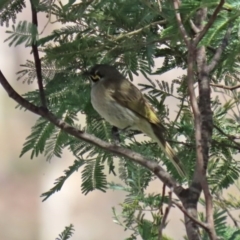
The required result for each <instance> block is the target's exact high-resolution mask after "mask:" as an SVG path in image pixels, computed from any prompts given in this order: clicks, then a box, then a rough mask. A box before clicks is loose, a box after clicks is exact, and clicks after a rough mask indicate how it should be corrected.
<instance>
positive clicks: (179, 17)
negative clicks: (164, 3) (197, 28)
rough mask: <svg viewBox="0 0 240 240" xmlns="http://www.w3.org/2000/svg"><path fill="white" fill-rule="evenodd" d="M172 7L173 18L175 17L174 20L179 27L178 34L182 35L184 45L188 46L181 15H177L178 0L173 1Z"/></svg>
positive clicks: (188, 42)
mask: <svg viewBox="0 0 240 240" xmlns="http://www.w3.org/2000/svg"><path fill="white" fill-rule="evenodd" d="M173 6H174V9H175V16H176V19H177V23H178V27H179V29H180V32H181V34H182V38H183V40H184V42H185V44H186V45H187V46H189V44H190V41H189V37H188V34H187V31H186V29H185V28H184V26H183V23H182V19H181V15H180V13H179V1H178V0H173Z"/></svg>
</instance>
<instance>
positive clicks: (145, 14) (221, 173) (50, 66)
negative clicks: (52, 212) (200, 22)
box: [0, 0, 240, 240]
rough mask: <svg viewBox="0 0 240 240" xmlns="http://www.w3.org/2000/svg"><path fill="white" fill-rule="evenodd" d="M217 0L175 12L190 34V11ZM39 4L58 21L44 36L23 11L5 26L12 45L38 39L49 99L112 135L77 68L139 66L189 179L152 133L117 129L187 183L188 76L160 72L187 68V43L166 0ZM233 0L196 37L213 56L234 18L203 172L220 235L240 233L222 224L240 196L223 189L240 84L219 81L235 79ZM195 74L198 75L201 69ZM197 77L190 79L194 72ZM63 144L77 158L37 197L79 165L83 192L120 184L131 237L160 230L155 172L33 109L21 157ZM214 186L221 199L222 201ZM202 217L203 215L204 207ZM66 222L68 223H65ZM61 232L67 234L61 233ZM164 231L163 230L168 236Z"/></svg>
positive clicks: (187, 1) (237, 132)
mask: <svg viewBox="0 0 240 240" xmlns="http://www.w3.org/2000/svg"><path fill="white" fill-rule="evenodd" d="M159 2H160V4H161V5H159ZM218 2H219V1H207V0H204V1H195V0H183V1H181V3H182V4H181V7H180V9H179V12H180V14H181V17H182V19H183V24H184V26H185V28H186V31H187V33H188V34H189V35H190V36H191V37H193V31H192V28H191V23H190V22H191V21H190V20H192V19H193V18H194V15H195V14H196V12H197V11H198V10H199V9H200V8H201V7H207V8H208V15H207V16H208V19H209V18H210V16H211V14H212V13H213V11H214V9H215V8H216V6H217V5H218ZM35 4H36V9H37V11H38V12H43V13H45V14H47V15H48V17H49V23H48V24H50V23H51V22H52V20H53V19H54V21H55V19H57V21H58V22H60V23H61V24H62V27H61V28H60V29H55V30H53V31H52V33H50V34H49V35H43V34H38V29H37V28H36V26H33V24H32V23H30V22H28V21H29V19H28V20H26V21H22V22H18V23H17V24H14V25H13V27H12V30H11V31H7V33H8V34H9V37H8V38H7V39H6V41H9V45H10V46H17V45H20V44H25V46H26V47H29V46H31V44H32V43H36V44H37V46H38V47H39V49H41V52H42V53H43V57H42V59H41V62H42V75H43V84H44V90H45V95H46V100H47V105H48V108H49V109H50V110H51V111H52V112H53V113H54V114H56V115H57V116H58V117H59V118H61V119H62V120H64V121H65V122H67V123H68V124H69V125H71V126H74V127H76V128H78V129H79V130H81V131H86V132H88V133H91V134H94V135H95V136H97V137H98V138H101V139H102V140H104V141H107V142H111V141H112V136H111V126H110V125H109V124H108V123H107V122H105V121H104V119H101V117H100V116H99V115H98V114H97V113H96V112H95V111H94V109H93V108H92V106H91V102H90V84H89V81H88V80H87V79H86V77H85V76H84V75H83V74H82V73H83V72H84V71H86V70H87V69H89V67H91V66H92V65H94V64H96V63H108V64H111V65H115V66H116V67H117V68H118V69H119V71H121V72H122V73H123V74H124V75H125V76H126V77H127V78H129V79H130V80H133V79H134V77H135V76H137V75H139V74H141V75H142V76H144V77H145V78H146V79H147V81H148V82H147V83H144V84H141V85H139V87H140V88H141V90H142V91H143V92H144V94H145V96H146V98H147V99H148V100H149V101H150V103H151V104H152V106H153V107H154V108H155V109H156V111H157V113H158V115H159V117H160V119H161V120H162V123H163V125H164V126H165V127H166V136H165V137H166V139H167V140H168V141H169V142H170V144H171V145H172V146H173V147H174V149H175V150H176V152H177V153H178V157H179V158H180V159H181V161H182V163H183V165H184V166H185V169H186V173H187V176H186V179H182V178H181V176H179V175H178V173H177V172H176V170H175V168H174V167H173V166H172V164H171V163H170V161H169V160H168V158H167V157H166V156H165V154H164V153H163V152H162V151H161V149H159V148H158V147H156V146H157V145H156V144H155V143H152V142H151V141H150V140H149V139H145V140H144V141H142V142H139V141H137V140H136V139H135V137H136V136H137V134H138V133H135V132H129V131H127V132H126V131H124V132H120V138H121V142H120V145H121V146H123V147H126V148H130V149H132V150H134V151H136V152H139V153H141V154H142V155H144V156H147V157H149V158H150V159H151V160H152V161H156V162H159V163H161V165H163V166H164V167H165V168H166V169H167V171H168V172H169V173H170V174H171V175H172V176H173V178H174V179H176V180H177V181H178V182H180V183H183V184H186V186H188V185H189V184H190V183H191V179H192V176H193V173H194V168H195V161H196V143H195V136H194V119H193V113H192V110H191V106H190V103H189V93H188V89H187V79H186V75H185V74H182V76H179V77H178V78H177V79H173V80H172V81H171V82H168V81H166V79H164V76H163V74H164V73H169V71H171V70H175V69H176V68H180V69H182V70H186V68H187V54H188V51H187V48H186V46H185V44H184V42H183V41H181V35H180V32H179V27H178V24H177V21H176V17H175V11H174V9H173V6H172V1H155V0H151V1H145V0H141V1H139V0H131V1H128V0H116V1H107V0H100V1H86V0H83V1H81V2H78V1H68V2H67V3H66V4H65V5H64V4H63V3H62V2H61V1H48V0H43V1H39V2H37V1H36V3H35ZM6 6H8V8H6ZM23 7H25V1H20V0H18V1H17V0H15V1H7V0H4V1H2V2H1V3H0V9H1V10H0V20H1V21H2V22H6V23H7V24H8V22H9V19H11V18H13V20H15V16H16V13H18V12H20V11H21V10H22V9H23ZM239 7H240V5H239V3H238V2H237V1H233V0H228V1H225V4H224V7H223V9H222V10H221V14H218V16H217V18H216V20H215V22H214V24H213V25H212V27H211V28H210V29H209V31H208V32H207V34H206V35H205V36H204V38H203V39H202V41H201V42H200V45H201V46H205V47H206V49H207V53H206V54H207V61H208V62H211V60H212V57H213V56H214V54H215V52H216V50H217V49H218V47H219V45H220V44H221V43H222V39H223V37H224V35H225V33H226V29H227V27H228V26H229V25H230V24H231V25H232V34H231V39H230V42H229V45H228V46H227V47H226V49H224V52H223V55H222V58H221V59H220V62H219V64H218V66H217V68H216V69H215V70H214V71H212V73H211V84H212V87H211V90H212V110H213V120H214V130H213V137H212V142H211V147H210V152H209V155H210V161H209V166H208V180H209V187H210V191H211V193H212V194H213V197H214V203H215V205H216V208H215V215H214V219H215V224H216V230H217V233H218V234H219V235H220V236H226V237H225V239H238V233H239V230H238V229H231V228H228V227H227V224H226V214H227V211H226V209H230V208H231V209H239V206H240V204H239V202H240V201H239V199H237V198H233V197H231V196H228V198H224V197H222V192H223V191H224V190H225V189H227V188H228V187H230V186H232V185H234V184H235V183H236V180H237V179H238V178H239V172H240V166H239V161H237V158H236V154H237V153H238V152H239V150H240V144H239V141H237V140H238V139H239V136H240V127H239V121H240V120H239V115H240V110H239V109H240V106H239V97H240V93H239V91H238V89H237V88H236V89H222V88H219V85H221V84H224V85H226V86H229V87H231V86H235V85H239V82H240V77H239V72H240V67H239V66H240V63H239V60H240V58H239V51H240V41H239V26H240V17H239V16H240V14H239V13H240V12H239V9H240V8H239ZM160 9H162V10H161V11H160ZM157 58H161V59H162V61H163V62H162V65H161V66H159V65H157V64H156V59H157ZM21 66H22V70H20V71H19V72H18V79H21V80H22V81H23V82H27V83H29V84H30V83H33V82H34V81H36V69H35V64H34V63H33V62H32V61H30V60H27V61H26V63H25V64H23V65H21ZM194 71H195V70H194ZM194 74H195V76H197V72H194ZM150 77H151V78H150ZM197 80H198V79H197V78H196V79H195V81H196V82H197ZM196 92H197V89H196ZM23 96H24V97H25V98H26V99H27V100H29V101H30V102H32V103H34V104H36V105H38V106H40V105H41V103H40V98H39V92H38V90H34V91H29V92H28V93H26V94H24V95H23ZM172 101H174V102H175V103H176V110H175V109H174V110H172V109H169V108H168V105H169V102H172ZM80 114H81V116H84V117H85V123H86V124H85V127H82V126H80V125H79V122H78V119H79V116H80ZM172 114H174V116H173V117H172ZM170 115H171V117H170ZM182 139H183V140H182ZM64 149H68V150H69V151H70V152H71V153H72V154H73V156H74V157H75V159H76V160H75V161H74V162H73V164H72V165H71V166H70V167H69V168H68V169H67V170H65V171H64V175H63V176H61V177H59V178H58V179H56V181H55V185H54V187H53V188H52V189H50V190H49V191H47V192H45V193H43V194H42V197H43V200H46V199H47V198H48V197H50V196H51V195H52V194H54V193H55V192H57V191H59V190H60V189H61V188H62V186H63V184H64V183H65V181H66V180H67V179H68V178H69V177H70V176H71V175H72V174H73V173H74V172H76V171H78V169H80V168H81V167H83V168H82V172H81V173H82V175H81V176H82V185H81V190H82V192H83V193H85V194H88V193H89V192H91V191H93V190H96V189H97V190H101V191H106V190H107V188H108V187H109V188H111V189H118V190H121V191H124V192H126V194H127V196H126V199H125V201H124V203H122V204H121V214H118V213H117V212H116V209H113V214H114V221H115V222H116V223H117V224H119V225H121V226H122V227H124V229H126V230H131V231H132V235H131V236H130V237H129V238H128V239H129V240H130V239H132V240H133V239H137V237H141V238H142V239H152V240H153V239H157V237H158V228H159V224H160V223H161V220H162V215H161V214H159V204H161V203H163V204H168V200H169V199H168V198H167V197H166V196H161V194H155V193H154V194H146V190H147V188H148V186H149V184H150V183H151V182H152V181H153V180H155V178H156V176H155V175H154V174H153V173H151V172H149V171H148V170H146V169H145V168H143V167H142V166H139V165H137V164H135V163H133V162H131V161H128V160H127V159H125V158H123V157H116V156H114V155H113V154H110V153H106V152H104V151H103V150H102V149H99V148H98V147H95V146H92V145H91V144H89V143H85V142H82V141H79V140H77V139H75V138H73V137H71V136H68V135H67V134H65V133H64V132H62V130H61V129H57V128H55V127H54V126H53V125H52V124H51V123H49V122H47V121H46V120H44V119H43V118H39V119H38V120H37V122H36V123H35V125H34V126H33V127H32V132H31V134H30V135H29V136H28V137H27V139H26V142H25V144H24V146H23V149H22V152H21V155H20V156H22V155H23V154H25V153H27V152H31V158H34V157H37V156H39V155H40V154H45V156H46V159H47V160H50V159H51V158H52V157H54V156H55V157H61V155H62V151H63V150H64ZM115 159H117V160H118V161H119V165H118V167H117V166H115ZM105 169H107V170H108V172H109V173H110V174H114V175H115V174H118V175H119V177H120V181H121V183H120V184H119V183H118V184H117V183H110V184H109V183H108V178H107V174H106V172H107V171H105ZM220 195H221V197H222V199H220V200H219V199H218V198H219V196H220ZM220 209H222V211H221V210H220ZM146 212H150V215H151V216H150V217H146ZM200 218H201V219H202V220H203V221H204V220H205V216H204V215H203V214H202V215H201V216H200ZM65 231H67V229H65ZM68 231H69V232H71V231H72V229H71V225H70V228H69V229H68ZM202 235H203V239H207V236H206V234H205V233H202ZM66 236H68V235H66ZM69 236H70V235H69ZM61 239H67V238H64V235H61ZM164 239H169V238H167V237H166V236H165V237H164Z"/></svg>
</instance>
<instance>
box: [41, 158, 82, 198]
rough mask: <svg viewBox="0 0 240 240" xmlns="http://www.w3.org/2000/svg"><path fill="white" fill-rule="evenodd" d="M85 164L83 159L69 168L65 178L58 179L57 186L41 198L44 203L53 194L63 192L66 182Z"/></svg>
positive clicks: (65, 172) (76, 161)
mask: <svg viewBox="0 0 240 240" xmlns="http://www.w3.org/2000/svg"><path fill="white" fill-rule="evenodd" d="M84 164H85V161H84V160H82V159H79V160H75V161H74V163H73V165H72V166H69V168H68V169H67V170H65V171H64V174H65V175H64V176H61V177H59V178H58V179H56V181H55V183H54V184H55V186H54V187H53V188H51V189H50V190H49V191H47V192H45V193H43V194H42V195H41V197H43V201H45V200H47V199H48V198H49V197H50V196H51V195H52V194H54V193H55V192H58V191H60V190H61V188H62V186H63V184H64V183H65V181H66V180H67V179H68V178H69V177H70V176H71V175H72V174H73V173H74V172H76V171H78V169H79V168H80V167H82V166H83V165H84Z"/></svg>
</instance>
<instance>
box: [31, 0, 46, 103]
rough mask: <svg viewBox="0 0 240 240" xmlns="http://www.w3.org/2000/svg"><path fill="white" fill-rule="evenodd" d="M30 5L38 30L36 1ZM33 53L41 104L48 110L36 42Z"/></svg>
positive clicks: (33, 42) (33, 21)
mask: <svg viewBox="0 0 240 240" xmlns="http://www.w3.org/2000/svg"><path fill="white" fill-rule="evenodd" d="M30 3H31V10H32V24H33V25H35V26H36V29H37V27H38V19H37V11H36V8H35V6H34V0H30ZM32 51H33V56H34V62H35V68H36V73H37V82H38V89H39V94H40V99H41V104H42V107H44V108H47V104H46V98H45V93H44V89H43V78H42V66H41V60H40V58H39V53H38V48H37V44H36V41H32Z"/></svg>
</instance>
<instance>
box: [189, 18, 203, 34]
mask: <svg viewBox="0 0 240 240" xmlns="http://www.w3.org/2000/svg"><path fill="white" fill-rule="evenodd" d="M189 23H190V26H191V28H192V30H193V31H194V33H199V32H200V29H199V28H198V27H197V26H196V25H195V23H194V22H193V20H191V19H190V21H189Z"/></svg>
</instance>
